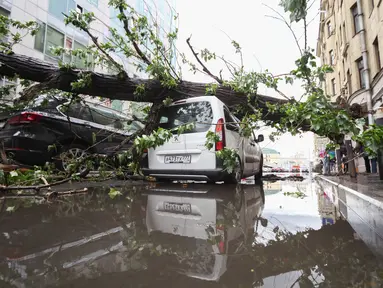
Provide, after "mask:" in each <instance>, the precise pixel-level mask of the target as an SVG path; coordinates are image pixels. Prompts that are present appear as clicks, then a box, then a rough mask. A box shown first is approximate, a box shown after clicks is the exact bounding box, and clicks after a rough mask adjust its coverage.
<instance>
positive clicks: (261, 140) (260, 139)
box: [257, 134, 265, 143]
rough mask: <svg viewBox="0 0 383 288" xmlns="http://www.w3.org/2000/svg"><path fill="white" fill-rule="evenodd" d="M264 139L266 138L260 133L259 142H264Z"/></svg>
mask: <svg viewBox="0 0 383 288" xmlns="http://www.w3.org/2000/svg"><path fill="white" fill-rule="evenodd" d="M263 140H265V138H264V137H263V135H262V134H260V135H258V140H257V142H258V143H260V142H263Z"/></svg>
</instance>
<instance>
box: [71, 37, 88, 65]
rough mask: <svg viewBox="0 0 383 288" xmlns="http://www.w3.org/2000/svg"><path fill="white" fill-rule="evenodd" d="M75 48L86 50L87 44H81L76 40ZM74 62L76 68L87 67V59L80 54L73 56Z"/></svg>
mask: <svg viewBox="0 0 383 288" xmlns="http://www.w3.org/2000/svg"><path fill="white" fill-rule="evenodd" d="M73 49H74V50H75V49H81V50H85V49H86V46H84V45H82V44H80V43H79V42H77V41H74V45H73ZM72 60H73V64H74V65H75V66H76V68H78V69H85V68H86V65H85V62H84V61H86V60H87V59H83V58H81V57H79V56H73V59H72Z"/></svg>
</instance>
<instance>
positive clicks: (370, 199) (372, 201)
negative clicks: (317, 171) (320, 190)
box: [317, 175, 383, 210]
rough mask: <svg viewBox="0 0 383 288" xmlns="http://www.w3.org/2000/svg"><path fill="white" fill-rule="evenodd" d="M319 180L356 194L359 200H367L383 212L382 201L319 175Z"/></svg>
mask: <svg viewBox="0 0 383 288" xmlns="http://www.w3.org/2000/svg"><path fill="white" fill-rule="evenodd" d="M317 178H320V179H322V180H324V181H326V182H328V183H330V184H331V185H334V186H335V187H337V188H340V189H343V190H346V191H347V192H349V193H351V194H354V195H355V196H357V197H359V198H361V199H363V200H365V201H367V202H369V203H371V204H373V205H375V206H377V207H379V208H380V209H382V210H383V202H382V201H379V200H377V199H374V198H372V197H370V196H367V195H366V194H363V193H360V192H358V191H356V190H353V189H351V188H349V187H347V186H344V185H342V184H340V183H336V182H334V181H332V180H330V179H327V178H326V177H324V176H322V175H317Z"/></svg>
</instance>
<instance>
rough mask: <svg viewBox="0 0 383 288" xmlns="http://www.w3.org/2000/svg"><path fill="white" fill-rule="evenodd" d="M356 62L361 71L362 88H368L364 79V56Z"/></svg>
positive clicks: (360, 81)
mask: <svg viewBox="0 0 383 288" xmlns="http://www.w3.org/2000/svg"><path fill="white" fill-rule="evenodd" d="M356 64H357V66H358V71H359V83H360V88H361V89H365V88H366V81H365V80H364V65H363V57H361V58H359V59H358V60H356Z"/></svg>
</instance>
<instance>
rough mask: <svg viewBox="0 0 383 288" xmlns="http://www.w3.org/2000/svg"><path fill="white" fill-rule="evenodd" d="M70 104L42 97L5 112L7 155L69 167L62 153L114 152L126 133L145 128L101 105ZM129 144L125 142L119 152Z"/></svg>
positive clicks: (2, 136) (1, 127)
mask: <svg viewBox="0 0 383 288" xmlns="http://www.w3.org/2000/svg"><path fill="white" fill-rule="evenodd" d="M67 104H68V100H67V99H62V98H60V97H52V96H49V97H48V96H46V97H45V96H42V97H39V99H38V100H36V101H35V102H34V104H33V105H31V106H30V107H28V108H26V109H24V110H22V111H17V112H12V113H2V114H1V115H0V141H1V142H2V143H3V145H4V149H5V152H6V154H7V157H9V158H10V159H12V160H14V161H15V162H18V163H20V164H24V165H29V166H33V165H44V164H45V163H46V162H51V161H53V162H55V163H56V164H57V165H58V166H60V167H58V168H64V169H66V167H65V165H66V164H67V163H66V160H63V159H64V158H63V157H60V155H64V154H65V159H69V158H75V159H80V158H81V157H85V156H86V155H87V154H101V155H112V154H114V153H115V152H116V148H117V147H118V146H119V145H120V143H121V142H122V141H123V140H124V139H125V138H126V137H127V136H129V135H131V134H132V133H134V132H135V131H137V130H139V129H141V128H142V127H143V125H142V124H141V123H140V122H137V121H132V117H131V116H128V115H125V114H123V113H120V112H118V111H115V110H113V109H110V108H108V107H105V106H102V105H100V104H95V103H91V102H85V101H82V102H76V103H71V104H70V105H67ZM129 147H130V144H127V145H123V146H122V147H119V150H118V151H124V150H127V149H129ZM57 159H59V161H56V160H57ZM67 161H68V162H70V159H69V160H67Z"/></svg>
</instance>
